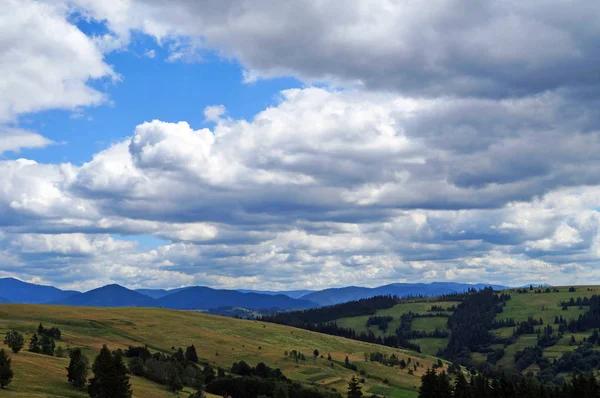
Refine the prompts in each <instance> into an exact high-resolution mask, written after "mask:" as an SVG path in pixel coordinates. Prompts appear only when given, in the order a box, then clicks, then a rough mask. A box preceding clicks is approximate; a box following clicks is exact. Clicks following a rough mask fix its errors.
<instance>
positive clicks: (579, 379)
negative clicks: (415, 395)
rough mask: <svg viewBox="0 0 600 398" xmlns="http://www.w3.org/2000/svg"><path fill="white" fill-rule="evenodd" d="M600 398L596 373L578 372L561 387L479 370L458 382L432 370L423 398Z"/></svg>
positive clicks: (421, 390)
mask: <svg viewBox="0 0 600 398" xmlns="http://www.w3.org/2000/svg"><path fill="white" fill-rule="evenodd" d="M446 397H447V398H452V397H460V398H514V397H519V398H583V397H585V398H600V384H599V383H598V381H597V380H596V378H595V377H594V376H593V375H592V374H589V375H582V374H575V375H574V376H573V378H572V379H571V380H570V381H568V382H565V383H564V384H562V385H561V386H555V385H544V384H541V383H539V382H538V381H537V380H536V379H535V378H534V377H525V376H522V375H514V376H507V375H505V374H502V375H500V376H499V377H495V378H490V377H488V376H486V375H484V374H481V373H478V374H477V375H473V376H471V380H470V381H467V378H466V377H465V376H464V375H463V374H462V373H459V374H458V375H457V376H456V378H455V381H454V382H451V379H450V377H449V376H448V374H446V373H444V372H442V373H439V374H438V373H436V371H435V369H430V370H428V371H427V372H426V373H425V374H424V375H423V377H422V378H421V387H420V388H419V398H446Z"/></svg>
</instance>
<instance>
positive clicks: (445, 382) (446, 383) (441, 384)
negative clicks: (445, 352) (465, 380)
mask: <svg viewBox="0 0 600 398" xmlns="http://www.w3.org/2000/svg"><path fill="white" fill-rule="evenodd" d="M435 390H436V398H452V387H451V386H450V378H449V377H448V375H447V374H446V372H442V373H440V374H439V375H438V377H437V379H436V382H435Z"/></svg>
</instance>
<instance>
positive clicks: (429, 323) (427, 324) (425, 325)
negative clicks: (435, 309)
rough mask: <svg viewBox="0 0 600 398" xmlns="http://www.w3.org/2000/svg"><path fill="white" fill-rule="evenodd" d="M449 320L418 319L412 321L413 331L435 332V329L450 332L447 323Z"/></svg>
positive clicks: (436, 318) (440, 318)
mask: <svg viewBox="0 0 600 398" xmlns="http://www.w3.org/2000/svg"><path fill="white" fill-rule="evenodd" d="M447 322H448V318H444V317H435V318H416V319H413V321H412V330H423V331H425V332H433V331H434V330H435V329H440V330H448V328H447V327H446V323H447Z"/></svg>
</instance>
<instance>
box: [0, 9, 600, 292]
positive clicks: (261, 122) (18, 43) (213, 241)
mask: <svg viewBox="0 0 600 398" xmlns="http://www.w3.org/2000/svg"><path fill="white" fill-rule="evenodd" d="M599 12H600V9H599V8H598V7H595V3H593V2H592V1H590V0H577V1H576V2H575V3H574V4H571V5H570V6H569V8H568V9H567V8H566V7H565V6H564V3H563V2H561V1H558V0H557V1H554V0H552V1H537V0H536V1H530V2H527V3H523V2H516V1H512V0H511V1H503V2H481V3H474V2H472V1H468V0H435V1H433V2H432V3H431V4H429V5H428V7H427V8H424V7H423V6H422V4H420V3H417V2H408V1H400V2H389V1H385V0H364V1H363V0H361V1H354V2H350V3H348V2H343V3H342V2H340V1H338V0H328V1H318V2H317V1H309V2H304V1H302V2H301V1H297V0H292V1H287V2H275V3H274V2H272V1H262V0H259V1H253V2H245V3H242V2H234V1H208V2H189V1H184V0H175V1H171V2H169V3H165V2H161V1H155V0H125V1H121V0H118V1H116V0H115V1H103V2H98V1H92V0H68V1H65V2H55V1H35V2H34V1H25V2H23V1H20V2H17V1H14V0H9V1H8V2H4V3H2V4H1V5H0V33H2V35H0V36H1V37H0V72H2V73H3V76H4V78H3V79H2V81H1V82H0V126H4V127H0V153H2V152H8V151H12V152H17V151H19V150H20V149H23V148H40V147H44V146H47V145H49V144H51V141H50V140H48V139H46V138H44V137H42V136H40V135H38V134H36V133H35V132H30V131H26V130H24V129H19V128H16V127H10V128H8V127H6V126H8V125H9V124H10V125H11V126H13V125H18V119H19V117H21V116H22V115H24V114H27V113H31V112H37V111H41V110H47V109H69V110H72V111H74V112H75V113H76V114H78V113H79V112H81V109H82V107H85V106H93V105H97V104H100V103H102V102H104V101H106V98H105V96H104V94H103V93H102V92H100V91H98V90H97V89H95V88H93V85H92V84H91V82H92V81H93V80H98V79H103V78H110V79H115V78H118V75H117V72H118V71H114V70H113V68H112V67H111V66H109V65H108V64H107V63H106V62H105V60H104V55H105V54H106V52H109V51H113V50H115V49H124V48H127V46H128V44H129V43H130V41H131V38H132V33H133V32H136V33H140V32H141V33H142V34H146V35H149V36H152V37H153V38H155V39H156V41H157V43H158V45H160V46H162V47H163V49H164V51H165V52H167V53H168V55H167V58H166V60H167V61H168V62H180V61H197V60H199V59H201V57H202V56H203V55H204V53H205V52H212V53H216V54H217V55H218V56H220V57H223V58H226V59H233V60H235V61H236V62H239V64H240V65H241V67H242V68H243V70H244V73H243V76H244V81H245V82H256V81H258V80H260V79H263V78H270V77H276V76H293V77H296V78H298V79H300V80H302V81H304V82H305V83H308V86H307V87H305V88H302V89H290V90H284V91H282V92H281V93H280V95H279V102H278V103H276V104H274V105H273V106H271V107H269V108H267V109H264V110H262V111H261V112H258V113H257V114H256V115H254V116H253V117H252V118H250V119H248V120H241V119H240V120H236V119H233V118H231V117H229V116H227V114H226V108H225V106H224V105H217V106H209V107H206V108H205V109H204V117H205V121H206V122H212V123H211V124H210V128H198V127H195V126H193V125H190V124H189V123H187V122H185V121H180V122H177V123H175V122H166V121H161V120H149V121H146V122H142V121H140V124H138V125H137V126H128V127H126V128H125V130H124V131H123V134H122V135H121V136H124V135H126V134H127V131H131V129H133V133H132V134H131V136H130V137H127V138H126V139H123V140H122V141H120V142H116V143H114V144H113V145H111V146H110V147H109V148H107V149H105V150H102V151H100V152H98V153H96V154H94V155H93V156H90V159H89V161H87V162H85V163H84V164H81V165H79V164H77V165H74V164H70V163H63V164H41V163H38V162H35V161H33V160H29V159H19V160H3V161H0V228H1V229H2V230H1V231H0V257H1V258H2V259H3V261H2V264H0V275H17V276H20V277H23V278H25V279H27V280H31V281H37V282H42V281H45V282H52V283H55V284H58V285H60V286H63V287H67V288H91V287H96V286H98V285H100V284H104V283H109V282H117V283H122V284H126V285H128V286H131V287H141V286H150V287H176V286H182V285H190V284H207V285H212V286H219V287H230V288H237V287H245V288H251V287H257V288H263V289H264V288H271V289H279V288H323V287H329V286H341V285H349V284H363V285H364V284H367V285H377V284H384V283H389V282H399V281H431V280H438V279H446V280H456V281H469V282H480V281H487V282H493V283H506V284H514V285H520V284H524V283H529V282H532V281H536V282H548V283H562V284H564V283H575V282H577V281H578V280H577V278H578V275H580V274H581V273H582V272H585V273H586V277H588V280H596V279H600V274H599V273H598V272H597V271H596V269H595V268H594V264H595V263H596V262H597V260H598V258H599V257H600V233H599V226H600V216H599V213H598V210H597V209H599V208H600V203H599V202H600V201H599V200H598V198H599V197H600V190H599V188H598V187H599V185H600V158H599V157H598V155H597V154H598V153H599V150H600V118H599V117H598V112H597V108H598V101H599V98H598V92H599V91H598V82H597V78H596V65H597V64H598V61H600V59H599V58H598V55H597V54H598V52H597V51H596V48H597V47H598V44H600V43H598V40H599V39H598V38H599V37H600V32H599V31H598V25H597V24H594V23H593V22H594V21H596V20H597V19H598V17H599V15H598V13H599ZM75 16H76V17H77V18H87V19H90V20H94V21H96V22H99V23H101V24H103V25H104V26H105V27H106V32H105V33H103V34H101V35H97V36H95V37H90V36H87V35H85V34H84V33H83V32H81V31H80V30H79V29H77V27H76V26H75V25H74V24H73V23H72V19H71V18H73V17H75ZM586 21H587V22H589V23H586ZM155 55H156V53H155V51H154V50H150V51H148V52H147V53H145V54H144V56H146V57H150V58H152V57H154V56H155ZM3 68H4V69H3ZM314 82H318V83H323V82H324V83H326V85H325V88H316V87H313V86H311V85H310V84H311V83H314ZM335 87H340V88H339V89H336V88H335ZM148 236H152V237H154V238H155V239H157V240H158V242H159V243H157V244H155V245H154V246H156V247H153V248H151V249H148V248H145V246H144V245H143V244H138V242H137V241H138V240H140V241H142V240H144V239H147V237H148Z"/></svg>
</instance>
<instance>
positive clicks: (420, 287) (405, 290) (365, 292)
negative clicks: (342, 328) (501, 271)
mask: <svg viewBox="0 0 600 398" xmlns="http://www.w3.org/2000/svg"><path fill="white" fill-rule="evenodd" d="M485 286H490V285H485V284H481V283H479V284H474V285H472V284H468V283H454V282H433V283H392V284H389V285H385V286H379V287H374V288H369V287H357V286H348V287H342V288H332V289H325V290H320V291H317V292H313V293H309V294H307V295H305V296H302V299H304V300H309V301H312V302H315V303H317V304H319V305H333V304H340V303H344V302H347V301H353V300H360V299H363V298H369V297H374V296H384V295H393V296H399V297H403V296H418V295H422V296H439V295H442V294H449V293H457V292H465V291H467V290H468V289H470V288H475V289H481V288H483V287H485ZM491 286H492V287H493V288H494V289H495V290H501V289H505V288H506V286H500V285H491Z"/></svg>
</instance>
